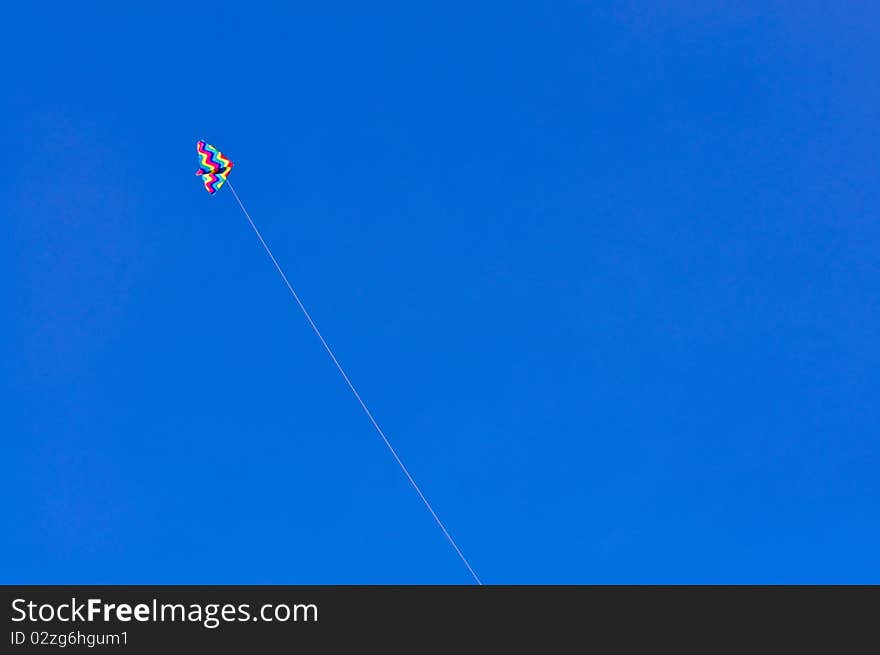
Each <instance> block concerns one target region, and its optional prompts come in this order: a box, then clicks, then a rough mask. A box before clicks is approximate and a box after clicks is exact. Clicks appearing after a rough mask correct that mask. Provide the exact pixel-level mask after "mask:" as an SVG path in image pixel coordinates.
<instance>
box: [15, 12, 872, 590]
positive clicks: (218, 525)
mask: <svg viewBox="0 0 880 655" xmlns="http://www.w3.org/2000/svg"><path fill="white" fill-rule="evenodd" d="M19 4H20V5H21V6H19V7H11V6H10V7H7V8H6V9H5V14H4V18H3V25H2V27H0V36H2V38H0V54H2V60H3V62H4V66H3V84H2V89H0V144H2V163H0V172H2V175H0V215H2V221H3V234H4V237H3V238H2V239H0V248H2V251H0V299H2V303H0V308H2V316H0V344H2V346H0V347H2V352H0V362H2V363H0V382H2V388H0V408H2V413H0V421H2V423H0V433H2V441H0V445H2V451H0V525H2V538H0V562H2V565H0V566H2V568H0V581H2V582H30V583H85V582H92V583H334V584H335V583H442V584H445V583H468V582H469V581H470V578H469V576H468V574H467V571H466V569H465V568H464V566H463V565H462V563H461V562H460V561H459V560H457V559H456V556H455V553H454V552H453V550H452V549H451V548H450V546H449V544H448V543H447V542H446V541H445V540H444V538H443V535H442V533H441V532H440V531H439V529H438V528H437V526H436V525H435V524H434V523H433V521H432V519H431V517H430V515H429V514H428V513H427V511H426V510H425V508H424V507H423V506H422V505H421V504H420V502H419V499H418V497H417V496H416V495H415V493H414V492H413V490H412V489H411V488H410V487H409V486H408V483H407V482H406V480H405V478H404V477H403V475H402V474H401V472H400V470H399V469H398V468H397V466H396V464H395V463H394V460H393V459H392V458H391V456H390V454H389V453H388V451H387V450H386V449H385V447H384V445H383V444H382V442H381V440H380V439H379V438H378V436H377V435H376V434H375V433H374V432H373V431H372V428H371V426H370V424H369V422H368V421H367V420H366V418H365V417H364V416H363V414H362V413H361V411H360V408H359V407H358V406H357V404H356V403H355V401H354V400H353V398H352V397H351V395H350V394H349V392H348V390H347V389H346V387H345V386H344V383H343V382H342V380H341V379H340V377H339V376H338V373H337V372H336V371H335V369H334V368H333V367H332V364H331V363H330V361H329V360H328V358H327V356H326V354H325V353H324V352H323V351H322V349H321V346H320V343H319V342H318V341H317V339H316V338H315V336H314V335H313V334H312V333H311V332H310V331H309V328H308V325H307V324H306V322H305V320H304V318H303V316H302V315H301V314H300V313H299V311H298V310H297V308H296V306H295V305H294V304H293V302H292V301H291V299H290V297H289V295H288V294H287V291H286V290H285V289H284V287H283V285H282V283H281V282H280V280H279V278H278V276H277V274H276V273H275V271H274V270H273V268H272V266H271V263H270V262H269V260H268V258H267V257H266V255H265V253H264V252H263V251H262V250H261V248H260V245H259V243H258V242H257V240H256V238H255V237H254V235H253V233H252V232H251V231H250V229H249V227H248V225H247V223H246V222H245V219H244V218H243V216H242V215H241V212H240V211H239V210H238V208H237V206H236V205H235V203H234V200H233V197H232V196H231V195H230V194H229V192H228V191H229V190H228V189H222V190H221V192H220V193H219V194H218V195H217V196H215V197H210V196H208V195H207V194H206V193H205V191H204V190H203V188H202V186H201V184H200V182H199V180H198V179H197V178H195V177H194V175H193V171H194V170H195V168H196V164H197V162H196V155H195V142H196V140H197V139H199V138H205V139H207V140H208V141H210V142H211V143H214V144H215V145H217V146H218V147H219V148H221V149H222V150H223V151H224V152H225V153H226V154H228V155H229V156H230V157H231V158H232V159H233V160H234V161H235V163H236V168H235V170H234V172H233V174H232V178H231V179H232V180H233V182H234V184H235V188H236V190H237V191H238V192H239V194H240V195H241V197H242V200H243V201H244V202H245V203H246V205H247V206H248V209H249V211H250V212H251V214H252V215H253V217H254V219H255V220H256V221H257V223H258V225H259V226H260V228H261V229H262V231H263V233H264V235H265V237H266V238H267V240H268V241H269V243H270V244H271V246H272V247H273V249H274V252H275V254H276V256H277V257H278V258H279V260H280V261H281V263H282V265H283V266H284V267H285V269H286V271H287V273H288V275H289V276H290V278H291V280H292V281H293V283H294V285H295V287H296V288H297V290H298V292H299V293H300V295H301V296H302V298H303V300H304V301H305V303H306V305H307V306H308V307H309V309H310V310H311V312H312V314H313V316H314V318H315V320H316V321H317V323H318V325H319V326H320V327H321V329H322V330H323V332H324V334H325V336H326V337H327V339H328V340H329V342H330V343H331V345H332V346H333V347H334V349H335V350H336V352H337V354H338V356H339V357H340V359H341V361H342V363H343V365H344V366H345V367H346V368H347V369H348V372H349V373H350V374H351V376H352V378H353V379H354V381H355V383H356V384H357V385H358V386H359V387H360V389H361V391H362V393H363V396H364V397H365V399H366V401H367V403H368V404H369V405H370V406H371V408H372V409H373V411H374V413H375V414H376V416H377V418H378V419H379V421H380V423H382V424H383V427H384V428H385V429H386V431H387V433H388V435H389V437H390V438H391V440H392V442H393V443H394V445H395V446H396V447H397V449H398V451H399V452H400V454H401V456H402V458H403V460H404V461H405V462H406V464H407V465H408V466H409V468H410V469H411V471H412V473H413V474H414V476H415V477H416V479H417V480H418V481H419V483H420V484H421V485H422V487H423V489H424V491H425V493H426V494H427V496H428V498H429V499H430V500H431V502H432V503H433V505H434V507H435V508H436V509H437V511H438V513H439V514H440V516H441V517H442V518H443V519H444V521H445V522H446V524H447V525H448V527H449V529H450V530H451V532H452V533H453V535H454V536H455V537H456V539H457V540H458V542H459V544H460V545H461V547H462V549H463V551H464V552H465V554H466V555H467V556H468V557H469V559H470V560H471V562H472V564H473V566H474V568H475V569H476V570H477V572H478V573H479V574H480V576H481V577H482V578H483V579H484V581H485V582H489V583H677V582H681V583H807V582H819V583H826V582H827V583H831V582H873V583H878V582H880V558H878V555H877V553H878V552H880V520H878V519H880V511H878V507H880V475H878V470H880V409H878V408H880V374H878V370H880V339H878V328H880V304H878V297H880V269H878V252H880V220H878V210H880V186H878V183H877V182H878V179H877V178H878V172H880V168H878V152H880V149H878V145H880V139H878V137H880V129H878V125H880V124H878V107H880V45H878V39H877V35H878V32H877V25H878V24H880V11H878V8H877V5H876V3H870V2H853V3H818V2H769V3H768V2H752V3H727V2H706V3H685V2H672V3H670V2H656V3H650V2H648V3H645V2H634V1H633V2H620V3H584V2H580V3H575V2H495V3H484V2H476V3H475V2H466V3H453V4H452V5H450V3H448V2H419V3H408V2H395V3H386V2H378V3H278V4H273V5H268V4H264V3H259V2H247V3H223V2H220V3H216V2H212V3H199V2H189V3H167V4H164V5H161V4H159V5H157V4H155V3H118V2H116V3H114V2H107V3H85V4H81V3H65V4H61V3H49V4H48V5H45V4H36V3H30V4H28V3H19ZM734 4H743V5H744V6H740V7H734V6H733V5H734ZM25 5H27V8H22V7H24V6H25ZM307 5H309V6H307ZM310 5H315V6H310ZM692 5H700V8H696V9H695V8H693V6H692ZM821 5H827V6H826V7H821Z"/></svg>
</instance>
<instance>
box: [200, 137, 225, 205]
mask: <svg viewBox="0 0 880 655" xmlns="http://www.w3.org/2000/svg"><path fill="white" fill-rule="evenodd" d="M196 150H197V151H198V153H199V170H197V171H196V175H201V176H202V182H204V183H205V190H206V191H207V192H208V193H210V194H211V195H214V194H215V193H217V191H219V189H220V187H222V186H223V183H224V182H225V181H226V178H227V177H229V171H231V170H232V166H233V163H232V160H231V159H229V157H226V156H225V155H224V154H223V153H221V152H220V151H219V150H217V148H215V147H214V146H212V145H211V144H210V143H205V142H204V141H199V142H198V144H196Z"/></svg>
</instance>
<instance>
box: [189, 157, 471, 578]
mask: <svg viewBox="0 0 880 655" xmlns="http://www.w3.org/2000/svg"><path fill="white" fill-rule="evenodd" d="M197 148H198V152H199V170H197V171H196V175H201V176H202V181H203V182H204V183H205V189H206V190H207V191H208V193H210V194H211V195H214V194H215V193H217V191H218V190H219V189H220V187H221V186H223V183H224V182H226V178H227V177H228V176H229V171H231V170H232V160H231V159H229V158H228V157H226V156H224V155H223V154H222V153H221V152H220V151H219V150H217V148H215V147H214V146H212V145H210V144H208V143H206V142H204V141H199V143H198V146H197ZM229 190H230V191H231V192H232V197H233V198H235V202H237V203H238V206H239V207H240V208H241V211H242V213H243V214H244V216H245V218H247V220H248V223H250V226H251V228H252V229H253V231H254V233H255V234H256V235H257V238H258V239H259V240H260V243H261V244H262V245H263V249H264V250H265V251H266V254H267V255H269V259H271V260H272V263H273V264H274V265H275V270H277V271H278V274H279V275H280V276H281V280H282V281H283V282H284V284H285V285H286V286H287V289H288V291H290V295H291V296H293V299H294V300H295V301H296V304H297V305H299V308H300V309H301V310H302V313H303V314H304V315H305V317H306V320H307V321H308V322H309V325H310V326H311V327H312V330H313V331H314V333H315V334H316V335H317V337H318V339H319V340H320V341H321V345H322V346H324V350H326V351H327V354H328V355H330V359H331V360H332V361H333V364H334V365H335V366H336V368H337V370H338V371H339V373H340V374H341V375H342V378H343V379H344V380H345V383H346V384H347V385H348V388H349V389H350V390H351V392H352V394H354V397H355V399H356V400H357V401H358V403H359V404H360V406H361V409H363V410H364V413H365V414H366V415H367V418H368V419H370V422H371V423H372V424H373V427H374V428H375V429H376V432H377V433H378V434H379V436H380V437H382V441H384V442H385V445H386V446H387V447H388V450H390V451H391V454H392V455H393V456H394V459H395V460H396V461H397V464H398V466H400V469H401V470H402V471H403V473H404V475H405V476H406V479H407V480H409V483H410V484H411V485H412V487H413V488H414V489H415V490H416V493H417V494H418V495H419V498H421V500H422V503H423V504H424V505H425V507H426V508H427V509H428V511H429V512H430V513H431V516H433V517H434V521H435V522H436V523H437V525H438V526H440V529H441V530H442V531H443V535H444V536H445V537H446V540H447V541H448V542H449V543H450V545H451V546H452V548H453V549H454V550H455V552H456V554H457V555H458V557H459V559H461V561H462V562H463V563H464V565H465V566H466V567H467V570H468V572H469V573H470V574H471V576H472V577H473V579H474V580H475V581H476V583H477V584H478V585H482V584H483V583H482V582H481V581H480V578H479V577H478V576H477V574H476V572H475V571H474V569H473V568H472V567H471V565H470V562H468V560H467V558H466V557H465V556H464V553H462V552H461V549H460V548H459V547H458V544H457V543H456V542H455V540H454V539H453V538H452V535H451V534H450V533H449V530H447V529H446V526H445V525H444V524H443V522H442V521H441V520H440V517H439V516H437V512H435V511H434V508H433V507H431V504H430V503H429V502H428V499H427V498H426V497H425V494H424V493H422V490H421V488H419V485H418V484H416V481H415V479H414V478H413V476H412V475H411V474H410V472H409V470H408V469H407V468H406V466H405V465H404V463H403V460H401V459H400V457H399V456H398V454H397V451H396V450H395V449H394V446H392V445H391V441H389V439H388V437H387V436H386V435H385V432H384V431H383V430H382V428H381V427H379V423H378V422H377V421H376V419H375V418H374V417H373V414H372V412H370V410H369V408H368V407H367V404H366V403H365V402H364V401H363V399H362V398H361V395H360V393H358V390H357V389H356V388H355V386H354V384H353V383H352V381H351V379H350V378H349V377H348V374H347V373H346V372H345V370H344V369H343V368H342V364H340V363H339V360H338V359H337V358H336V355H335V354H333V351H332V350H331V349H330V345H329V344H328V343H327V340H326V339H324V335H322V334H321V331H320V330H319V329H318V326H317V325H316V324H315V321H314V320H313V319H312V317H311V315H310V314H309V312H308V310H307V309H306V307H305V305H304V304H303V303H302V301H301V300H300V299H299V296H298V295H297V293H296V291H294V290H293V285H292V284H291V283H290V281H289V280H288V279H287V275H285V274H284V270H283V269H282V268H281V264H279V263H278V260H277V259H275V255H273V254H272V251H271V250H270V249H269V244H268V243H266V240H265V239H263V235H262V234H260V230H258V229H257V225H256V223H254V220H253V219H252V218H251V215H250V214H249V213H248V210H247V209H245V208H244V204H243V203H242V202H241V199H240V198H239V197H238V194H237V193H236V192H235V187H234V186H233V185H232V182H230V183H229Z"/></svg>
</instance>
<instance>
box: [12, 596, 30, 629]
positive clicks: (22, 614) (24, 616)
mask: <svg viewBox="0 0 880 655" xmlns="http://www.w3.org/2000/svg"><path fill="white" fill-rule="evenodd" d="M23 602H24V598H16V599H15V600H14V601H12V609H13V610H15V611H16V612H18V613H20V614H21V618H20V619H16V618H14V617H13V619H12V620H13V621H15V622H16V623H17V622H19V621H24V620H25V619H26V618H27V613H26V612H25V611H24V610H23V609H21V608H20V607H16V606H15V604H16V603H23Z"/></svg>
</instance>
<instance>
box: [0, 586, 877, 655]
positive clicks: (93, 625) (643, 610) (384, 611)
mask: <svg viewBox="0 0 880 655" xmlns="http://www.w3.org/2000/svg"><path fill="white" fill-rule="evenodd" d="M0 589H2V595H3V604H4V606H5V609H4V612H5V615H6V634H5V635H4V636H3V640H2V641H3V642H4V643H5V646H4V648H3V651H4V652H10V653H18V652H22V653H24V652H47V651H51V650H54V649H61V650H65V651H66V650H67V649H70V648H73V649H78V650H80V649H81V650H96V649H98V650H114V651H116V650H122V651H126V652H151V653H176V652H200V653H206V652H211V653H227V652H229V653H250V652H282V651H283V652H293V651H295V650H297V649H310V651H311V652H337V651H339V652H352V651H369V652H372V651H373V650H378V649H382V650H383V651H384V652H388V651H391V652H403V651H406V652H414V651H415V652H422V651H425V650H427V651H428V652H434V650H436V648H438V647H440V646H443V645H446V646H455V647H457V648H458V649H459V650H462V649H463V650H464V651H465V652H468V651H469V650H471V648H472V647H473V646H474V645H476V644H478V643H480V644H483V645H488V646H490V647H494V648H500V647H505V648H509V647H513V648H517V649H518V650H521V649H522V648H523V647H525V646H527V645H529V646H530V647H534V648H536V649H538V650H539V651H540V652H545V651H548V650H553V651H558V650H563V651H564V652H570V651H572V650H575V649H577V650H584V649H587V648H590V647H593V646H598V645H599V644H608V643H610V644H612V645H613V646H614V647H615V648H616V647H620V646H625V645H628V644H632V645H638V646H639V647H644V646H645V645H648V646H653V647H659V646H660V645H665V646H674V645H676V644H679V645H680V644H682V643H684V642H688V641H692V642H693V641H696V642H697V643H702V644H704V645H706V646H710V645H711V646H713V647H715V646H722V645H725V644H728V645H729V644H731V643H738V644H741V645H751V646H761V645H765V646H766V645H767V644H768V641H769V640H772V639H776V640H782V641H783V642H790V641H791V640H792V639H795V638H798V637H807V638H810V637H813V636H819V635H820V634H823V635H826V636H832V637H833V638H835V640H837V639H839V638H844V637H853V636H855V635H857V634H864V635H865V636H866V638H870V639H871V641H872V642H873V639H874V638H875V637H874V633H875V632H876V631H875V630H874V627H873V626H874V625H875V624H876V623H877V619H876V616H877V610H878V607H880V603H878V601H880V587H772V586H771V587H738V586H734V587H708V586H707V587H679V586H668V587H663V586H657V587H653V586H645V587H638V586H631V587H630V586H620V587H614V586H612V587H599V586H596V587H592V586H485V587H477V586H472V587H464V586H463V587H457V586H436V587H433V586H351V587H348V586H6V587H0ZM706 639H708V640H709V641H708V642H706V641H705V640H706ZM609 640H610V641H609Z"/></svg>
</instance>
